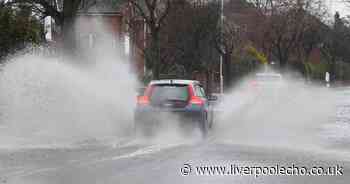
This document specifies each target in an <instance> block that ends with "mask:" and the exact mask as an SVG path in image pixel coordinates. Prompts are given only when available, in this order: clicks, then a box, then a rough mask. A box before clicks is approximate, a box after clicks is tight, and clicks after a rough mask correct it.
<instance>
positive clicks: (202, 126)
mask: <svg viewBox="0 0 350 184" xmlns="http://www.w3.org/2000/svg"><path fill="white" fill-rule="evenodd" d="M198 126H199V130H200V133H201V136H202V138H206V137H207V136H208V131H209V124H208V119H207V118H203V120H201V121H199V122H198Z"/></svg>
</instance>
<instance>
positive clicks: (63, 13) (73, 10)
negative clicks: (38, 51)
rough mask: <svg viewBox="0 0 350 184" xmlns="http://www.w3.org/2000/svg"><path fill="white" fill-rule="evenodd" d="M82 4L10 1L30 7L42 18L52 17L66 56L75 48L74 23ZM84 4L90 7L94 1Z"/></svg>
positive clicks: (72, 1) (52, 0)
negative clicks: (58, 30)
mask: <svg viewBox="0 0 350 184" xmlns="http://www.w3.org/2000/svg"><path fill="white" fill-rule="evenodd" d="M82 2H83V0H10V3H12V4H13V5H18V4H29V5H31V6H32V8H33V11H35V12H37V13H38V14H39V15H40V16H41V17H42V18H45V17H47V16H50V17H52V18H53V19H54V20H55V22H56V23H57V24H58V26H60V27H61V31H62V32H61V36H62V41H63V42H62V43H63V49H64V50H65V51H66V53H67V54H72V52H73V51H74V50H75V48H76V44H75V38H74V36H75V35H74V21H75V16H76V14H77V12H78V10H79V7H81V3H82ZM84 2H85V1H84ZM86 2H87V3H86V4H87V5H92V4H94V3H95V0H90V1H86Z"/></svg>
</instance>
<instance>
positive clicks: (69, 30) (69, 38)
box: [62, 16, 76, 57]
mask: <svg viewBox="0 0 350 184" xmlns="http://www.w3.org/2000/svg"><path fill="white" fill-rule="evenodd" d="M62 37H63V38H62V47H63V52H64V54H65V55H66V56H69V57H70V56H74V52H75V50H76V40H75V32H74V17H72V16H65V17H64V22H63V25H62Z"/></svg>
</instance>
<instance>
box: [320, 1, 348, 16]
mask: <svg viewBox="0 0 350 184" xmlns="http://www.w3.org/2000/svg"><path fill="white" fill-rule="evenodd" d="M326 2H327V4H328V7H329V9H330V11H331V13H332V14H333V15H334V13H335V12H336V11H338V12H339V13H340V16H341V17H344V16H347V15H350V3H348V4H345V3H344V2H343V0H326Z"/></svg>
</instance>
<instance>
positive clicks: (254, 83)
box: [250, 80, 258, 87]
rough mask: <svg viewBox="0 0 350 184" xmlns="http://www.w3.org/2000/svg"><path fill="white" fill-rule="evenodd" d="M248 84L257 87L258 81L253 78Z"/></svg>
mask: <svg viewBox="0 0 350 184" xmlns="http://www.w3.org/2000/svg"><path fill="white" fill-rule="evenodd" d="M250 86H251V87H257V86H258V82H257V81H256V80H253V81H251V82H250Z"/></svg>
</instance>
